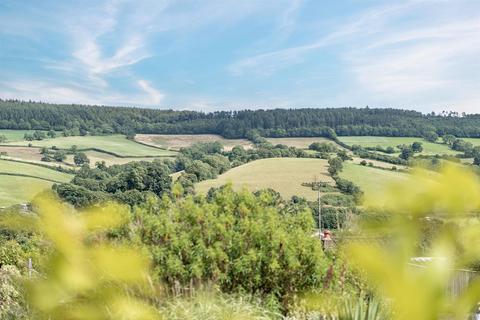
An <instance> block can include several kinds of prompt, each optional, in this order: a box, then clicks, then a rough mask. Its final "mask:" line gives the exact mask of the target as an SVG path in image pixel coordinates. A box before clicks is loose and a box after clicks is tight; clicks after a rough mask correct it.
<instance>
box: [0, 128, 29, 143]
mask: <svg viewBox="0 0 480 320" xmlns="http://www.w3.org/2000/svg"><path fill="white" fill-rule="evenodd" d="M33 132H34V130H0V135H4V136H5V137H7V141H8V142H12V141H25V140H23V136H24V135H25V133H33Z"/></svg>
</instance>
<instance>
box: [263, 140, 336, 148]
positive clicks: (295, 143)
mask: <svg viewBox="0 0 480 320" xmlns="http://www.w3.org/2000/svg"><path fill="white" fill-rule="evenodd" d="M267 140H268V142H270V143H271V144H273V145H277V144H284V145H286V146H289V147H295V148H299V149H308V147H309V146H310V145H311V144H312V143H314V142H320V143H322V142H328V143H331V144H333V145H335V146H336V147H338V148H341V147H340V146H338V145H337V144H336V143H335V141H332V140H330V139H327V138H323V137H298V138H267Z"/></svg>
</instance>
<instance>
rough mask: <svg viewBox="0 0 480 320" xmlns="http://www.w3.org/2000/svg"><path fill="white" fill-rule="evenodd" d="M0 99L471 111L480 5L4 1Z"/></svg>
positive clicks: (476, 85) (349, 0)
mask: <svg viewBox="0 0 480 320" xmlns="http://www.w3.org/2000/svg"><path fill="white" fill-rule="evenodd" d="M0 98H3V99H11V98H16V99H22V100H34V101H43V102H53V103H80V104H99V105H119V106H141V107H151V108H162V109H163V108H169V109H170V108H173V109H191V110H201V111H215V110H225V109H228V110H234V109H247V108H248V109H258V108H264V109H265V108H301V107H319V108H322V107H365V106H369V107H392V108H405V109H415V110H419V111H422V112H431V111H435V112H439V111H442V110H454V111H459V112H467V113H477V112H478V113H480V0H423V1H422V0H414V1H386V0H383V1H373V0H335V1H334V0H331V1H330V0H288V1H287V0H255V1H254V0H218V1H217V0H191V1H188V0H175V1H169V0H135V1H133V0H132V1H129V0H106V1H104V0H95V1H90V0H82V1H80V0H78V1H74V0H63V1H62V0H55V1H54V0H42V1H37V0H22V1H19V0H0Z"/></svg>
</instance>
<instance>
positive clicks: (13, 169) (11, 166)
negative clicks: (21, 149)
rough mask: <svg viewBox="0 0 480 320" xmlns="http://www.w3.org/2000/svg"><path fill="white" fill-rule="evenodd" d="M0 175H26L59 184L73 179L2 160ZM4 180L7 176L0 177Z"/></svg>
mask: <svg viewBox="0 0 480 320" xmlns="http://www.w3.org/2000/svg"><path fill="white" fill-rule="evenodd" d="M0 173H9V174H25V175H31V176H35V177H39V178H43V179H50V180H55V181H59V182H69V181H70V180H71V179H72V175H70V174H67V173H63V172H59V171H56V170H53V169H48V168H43V167H40V166H36V165H31V164H26V163H20V162H13V161H6V160H0ZM4 178H5V176H3V175H2V176H0V179H2V180H3V179H4ZM25 187H28V186H25Z"/></svg>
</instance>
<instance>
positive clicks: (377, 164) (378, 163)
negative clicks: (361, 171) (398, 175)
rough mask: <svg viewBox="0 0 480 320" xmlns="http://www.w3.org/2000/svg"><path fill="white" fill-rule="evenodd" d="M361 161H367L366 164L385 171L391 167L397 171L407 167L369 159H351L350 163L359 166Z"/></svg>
mask: <svg viewBox="0 0 480 320" xmlns="http://www.w3.org/2000/svg"><path fill="white" fill-rule="evenodd" d="M363 160H365V161H367V164H368V163H370V162H371V163H373V165H374V166H375V167H380V168H385V169H391V168H392V167H397V169H408V166H402V165H398V164H391V163H389V162H384V161H378V160H371V159H362V158H359V157H353V160H352V162H353V163H355V164H360V163H361V162H362V161H363Z"/></svg>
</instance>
